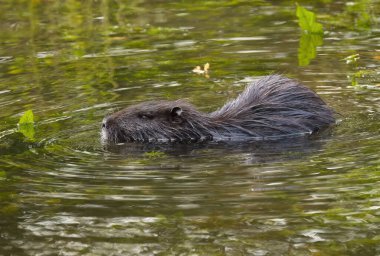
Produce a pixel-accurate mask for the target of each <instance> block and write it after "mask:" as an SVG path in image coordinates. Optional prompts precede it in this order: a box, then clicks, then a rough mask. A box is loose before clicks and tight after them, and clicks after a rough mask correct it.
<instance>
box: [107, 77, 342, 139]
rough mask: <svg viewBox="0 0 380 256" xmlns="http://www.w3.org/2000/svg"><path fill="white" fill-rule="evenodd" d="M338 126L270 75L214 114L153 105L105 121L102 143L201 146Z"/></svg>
mask: <svg viewBox="0 0 380 256" xmlns="http://www.w3.org/2000/svg"><path fill="white" fill-rule="evenodd" d="M333 124H335V117H334V111H333V110H332V109H331V108H329V107H328V106H327V105H326V103H325V102H324V101H323V100H322V99H321V98H320V97H319V96H318V95H317V94H316V93H315V92H313V91H312V90H310V89H308V88H307V87H305V86H303V85H301V84H300V83H299V82H297V81H296V80H292V79H289V78H286V77H284V76H281V75H270V76H265V77H263V78H261V79H260V80H258V81H256V82H252V83H251V84H249V85H248V86H247V87H246V88H245V90H244V91H243V92H242V93H241V94H240V95H239V96H238V97H237V98H236V99H234V100H232V101H229V102H227V103H226V104H225V105H224V106H222V107H221V108H219V109H218V110H216V111H214V112H211V113H203V112H200V111H198V110H197V109H196V108H195V107H194V106H193V105H191V104H190V103H188V102H186V101H184V100H176V101H164V100H162V101H150V102H144V103H140V104H138V105H134V106H131V107H128V108H125V109H123V110H121V111H118V112H116V113H113V114H111V115H109V116H107V117H105V118H104V119H103V123H102V130H101V137H102V142H103V143H109V144H116V143H122V142H146V143H148V142H199V141H210V140H217V141H219V140H232V141H233V140H236V141H245V140H250V139H267V138H282V137H288V136H292V135H307V134H312V133H315V132H318V131H320V130H321V129H323V128H326V127H329V126H331V125H333Z"/></svg>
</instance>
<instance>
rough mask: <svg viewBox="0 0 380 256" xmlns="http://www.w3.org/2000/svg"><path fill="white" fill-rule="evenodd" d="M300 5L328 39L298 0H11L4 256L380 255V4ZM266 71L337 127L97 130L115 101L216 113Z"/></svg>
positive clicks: (3, 36) (4, 37)
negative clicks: (326, 108) (215, 138)
mask: <svg viewBox="0 0 380 256" xmlns="http://www.w3.org/2000/svg"><path fill="white" fill-rule="evenodd" d="M298 3H299V4H300V5H302V6H304V7H306V8H307V9H309V10H312V11H313V12H315V13H316V14H317V19H318V21H319V22H321V23H322V24H323V27H324V34H323V35H305V33H302V31H301V30H300V28H299V27H298V24H297V17H296V15H295V10H296V6H295V4H294V3H293V2H291V1H260V0H255V1H243V0H241V1H239V0H237V1H144V0H132V1H121V0H119V1H117V0H115V1H111V0H108V1H107V0H99V1H87V0H86V1H75V0H67V1H45V0H33V1H23V0H19V1H10V0H9V1H7V0H3V1H2V2H1V4H0V18H1V23H0V29H1V33H0V45H1V47H0V109H1V110H0V255H380V168H379V166H380V154H379V148H380V133H379V130H380V124H379V121H380V115H379V110H380V107H379V106H380V105H379V104H380V86H379V85H380V68H379V63H380V40H379V38H380V26H379V24H380V19H379V17H380V1H379V0H356V1H351V2H347V1H328V0H323V1H322V0H321V1H306V0H305V1H298ZM354 54H359V57H360V58H359V59H358V60H356V61H354V62H351V63H347V61H346V60H345V58H346V57H348V56H351V55H354ZM207 62H208V63H210V72H209V75H208V77H206V76H204V75H197V74H194V73H192V70H193V68H194V67H195V66H198V65H199V66H203V65H204V64H205V63H207ZM272 73H280V74H284V75H287V76H289V77H293V78H296V79H298V80H300V81H302V82H303V83H304V84H305V85H306V86H308V87H309V88H312V89H313V90H315V91H316V92H317V93H318V94H320V95H321V96H322V97H323V99H324V100H325V101H326V102H327V103H328V104H329V105H330V106H331V107H332V108H334V109H335V110H336V111H337V112H338V113H339V114H340V115H339V116H338V118H339V120H340V124H339V125H338V126H337V127H335V128H334V129H333V130H332V131H330V132H329V133H328V134H324V135H323V136H320V137H317V138H314V139H313V140H310V141H302V140H301V141H299V140H294V141H284V142H280V143H272V142H268V143H257V144H253V145H252V144H250V145H244V143H243V144H241V143H240V144H239V145H236V144H224V145H223V144H213V143H210V144H204V145H182V146H179V145H177V146H174V145H173V146H171V145H166V146H162V145H150V146H146V145H138V146H135V147H132V148H131V147H130V146H128V147H127V146H124V147H123V146H118V147H115V148H109V149H108V148H107V149H106V148H103V147H102V145H101V144H100V142H99V136H100V135H99V131H100V123H101V120H102V118H103V117H104V116H105V115H106V114H109V113H112V112H113V111H116V110H117V109H121V108H123V107H126V106H129V105H132V104H134V103H138V102H141V101H145V100H152V99H177V98H185V99H187V100H188V101H190V102H191V103H193V104H194V105H196V106H198V107H199V109H201V110H203V111H211V110H215V109H216V108H217V107H220V106H221V105H223V103H224V102H225V101H226V100H228V99H232V98H233V97H235V96H236V95H237V94H238V93H239V92H241V91H242V90H243V88H244V86H245V85H246V84H247V83H249V81H251V80H253V79H255V78H257V76H261V75H266V74H272ZM27 110H32V111H33V112H34V115H35V126H34V134H32V136H31V138H27V137H25V136H24V135H23V134H21V133H19V132H17V123H18V121H19V119H20V117H21V115H22V114H23V113H24V112H25V111H27Z"/></svg>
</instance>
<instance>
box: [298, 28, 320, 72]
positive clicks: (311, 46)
mask: <svg viewBox="0 0 380 256" xmlns="http://www.w3.org/2000/svg"><path fill="white" fill-rule="evenodd" d="M322 44H323V38H322V35H318V34H313V35H310V34H302V36H301V39H300V46H299V48H298V65H299V66H307V65H309V63H310V61H311V60H312V59H314V58H315V57H316V56H317V46H320V45H322Z"/></svg>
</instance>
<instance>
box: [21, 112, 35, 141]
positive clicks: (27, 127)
mask: <svg viewBox="0 0 380 256" xmlns="http://www.w3.org/2000/svg"><path fill="white" fill-rule="evenodd" d="M18 131H19V132H21V133H22V134H23V135H24V136H25V137H26V138H28V139H29V140H32V141H33V140H34V114H33V111H32V110H27V111H25V113H24V114H23V115H22V116H21V118H20V120H19V121H18Z"/></svg>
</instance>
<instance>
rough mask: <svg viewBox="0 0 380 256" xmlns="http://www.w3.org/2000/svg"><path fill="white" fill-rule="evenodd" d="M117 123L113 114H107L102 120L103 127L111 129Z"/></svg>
mask: <svg viewBox="0 0 380 256" xmlns="http://www.w3.org/2000/svg"><path fill="white" fill-rule="evenodd" d="M114 125H116V121H115V119H114V118H112V117H111V116H107V117H105V118H104V119H103V121H102V128H103V129H110V128H111V127H112V126H114Z"/></svg>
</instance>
